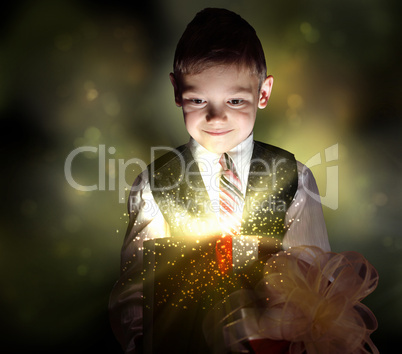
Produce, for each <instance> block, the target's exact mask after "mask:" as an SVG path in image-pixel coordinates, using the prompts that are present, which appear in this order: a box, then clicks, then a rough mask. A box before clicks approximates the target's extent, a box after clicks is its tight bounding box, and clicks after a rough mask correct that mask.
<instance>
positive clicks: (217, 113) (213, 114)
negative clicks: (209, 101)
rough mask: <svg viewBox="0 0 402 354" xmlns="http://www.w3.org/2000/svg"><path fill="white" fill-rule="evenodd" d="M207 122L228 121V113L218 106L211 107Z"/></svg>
mask: <svg viewBox="0 0 402 354" xmlns="http://www.w3.org/2000/svg"><path fill="white" fill-rule="evenodd" d="M206 119H207V121H210V120H226V112H225V110H224V109H222V108H220V107H218V106H212V105H211V106H210V107H209V109H208V111H207V115H206Z"/></svg>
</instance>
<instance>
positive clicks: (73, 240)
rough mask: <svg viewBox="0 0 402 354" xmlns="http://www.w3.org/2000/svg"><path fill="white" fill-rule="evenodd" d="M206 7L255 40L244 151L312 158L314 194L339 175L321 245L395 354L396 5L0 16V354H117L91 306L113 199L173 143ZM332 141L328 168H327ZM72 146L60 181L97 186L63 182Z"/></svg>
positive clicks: (101, 9)
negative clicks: (177, 57) (373, 275)
mask: <svg viewBox="0 0 402 354" xmlns="http://www.w3.org/2000/svg"><path fill="white" fill-rule="evenodd" d="M209 6H213V7H226V8H229V9H232V10H234V11H236V12H238V13H240V14H241V15H242V16H243V17H244V18H245V19H247V20H248V21H249V22H250V23H251V24H252V25H253V26H254V27H255V29H256V30H257V33H258V35H259V36H260V38H261V41H262V43H263V46H264V49H265V52H266V57H267V64H268V71H269V73H271V74H272V75H274V78H275V84H274V88H273V94H272V96H271V100H270V103H269V105H268V107H267V109H266V110H264V111H260V112H259V116H258V119H257V123H256V129H255V136H256V139H258V140H263V141H266V142H269V143H271V144H274V145H279V146H281V147H283V148H285V149H288V150H291V151H292V152H294V153H295V154H296V157H297V158H298V159H299V160H300V161H302V162H307V161H309V160H310V159H311V158H312V157H313V156H316V155H317V154H320V156H321V157H322V163H321V164H318V165H316V166H314V167H312V171H313V173H314V174H315V176H316V179H317V182H318V185H319V187H320V191H321V195H322V196H325V194H326V188H327V186H326V180H327V179H326V171H327V167H331V166H332V167H337V168H338V174H339V192H338V207H337V208H336V209H335V210H334V209H331V208H329V207H326V206H324V213H325V217H326V222H327V228H328V232H329V237H330V242H331V245H332V248H333V250H334V251H337V252H341V251H348V250H355V251H358V252H360V253H362V254H363V255H365V257H366V258H368V259H369V261H370V262H371V263H372V264H373V265H374V266H375V267H376V268H377V269H378V271H379V273H380V283H379V286H378V288H377V290H376V291H375V292H374V293H373V294H371V295H370V296H369V297H367V299H366V300H365V301H364V303H366V304H367V305H368V306H369V307H370V308H371V309H372V311H373V312H374V313H375V315H376V316H377V319H378V321H379V328H378V330H377V331H376V332H375V333H374V334H373V335H372V338H373V340H374V342H375V343H376V344H377V346H378V348H379V349H380V352H382V353H386V352H392V350H391V348H392V347H393V346H394V345H397V344H399V343H398V342H399V341H398V339H400V335H401V334H402V332H401V328H402V281H401V279H402V239H401V235H400V230H401V215H400V200H401V192H402V189H401V186H400V180H401V176H400V174H401V159H400V154H401V152H402V151H401V143H400V140H401V134H400V132H401V108H400V97H401V96H402V92H401V82H402V80H401V79H402V77H401V73H402V71H401V46H400V43H401V41H400V32H401V26H402V25H401V21H400V14H401V3H400V2H398V1H397V0H394V1H391V0H366V1H360V0H337V1H335V0H326V1H322V0H309V1H282V2H279V1H263V0H261V1H253V0H234V1H224V0H218V1H203V0H198V1H184V0H167V1H162V0H159V1H157V0H156V1H136V0H132V1H93V2H91V1H67V0H62V1H51V0H38V1H16V2H9V4H8V6H7V8H3V7H2V12H1V25H0V26H1V27H0V28H1V32H0V53H1V54H0V87H1V91H0V116H1V120H0V123H1V125H0V136H1V139H0V146H1V150H0V151H1V174H0V181H1V184H0V185H1V202H0V207H1V214H0V215H1V222H0V233H1V238H0V274H1V278H0V279H1V291H0V300H1V305H0V306H1V307H0V308H1V316H0V318H1V326H2V328H1V338H2V352H7V353H22V352H24V353H31V352H41V353H55V352H57V353H91V352H97V351H99V350H103V352H109V353H119V352H120V350H119V346H118V344H117V343H116V341H115V340H114V337H113V335H112V333H111V330H110V327H109V324H108V318H107V302H108V296H109V293H110V290H111V288H112V286H113V284H114V282H115V280H116V279H117V277H118V273H119V251H120V247H121V244H122V241H123V237H124V233H125V228H126V222H127V220H126V214H125V213H126V204H125V203H126V201H125V198H126V197H127V192H125V191H124V188H125V187H127V186H128V185H130V184H131V183H132V182H133V181H134V178H135V176H136V175H137V174H138V173H139V172H140V170H141V166H140V165H139V164H136V163H134V160H132V161H131V162H132V163H130V161H129V160H130V159H133V158H136V159H137V160H135V161H140V160H141V161H144V163H146V164H147V163H149V162H150V161H151V158H152V157H151V147H155V146H171V147H175V146H178V145H181V144H183V143H185V142H187V140H188V135H187V133H186V131H185V129H184V125H183V122H182V115H181V112H180V110H179V109H178V108H177V107H176V106H175V104H174V102H173V92H172V88H171V87H170V82H169V78H168V74H169V72H170V71H171V67H172V58H173V53H174V49H175V44H176V42H177V41H178V39H179V37H180V35H181V33H182V31H183V30H184V28H185V26H186V24H187V23H188V22H189V21H190V20H191V19H192V18H193V16H194V15H195V13H196V12H198V11H199V10H200V9H202V8H204V7H209ZM335 144H338V145H337V146H338V152H339V154H338V159H337V160H334V161H330V162H326V161H325V154H324V152H325V149H327V148H328V147H331V146H333V145H335ZM83 146H89V147H93V148H96V149H95V150H94V151H95V152H94V151H92V152H91V151H88V152H85V153H80V154H79V155H77V156H76V157H75V159H74V160H73V163H72V177H73V178H74V180H75V181H76V182H77V183H79V184H81V185H85V186H90V185H97V189H98V190H94V191H80V190H77V189H75V188H73V187H72V186H71V185H70V184H69V183H68V182H67V180H66V176H65V173H64V166H65V162H66V159H67V157H68V156H69V154H70V153H71V152H72V151H73V150H74V149H76V148H79V147H83ZM103 151H104V153H103ZM119 161H120V162H119ZM103 166H105V168H103ZM119 166H121V167H120V168H119ZM103 181H104V182H105V183H104V188H103V186H102V185H103ZM126 184H127V185H126ZM121 188H123V189H122V190H121ZM331 188H333V187H331ZM99 189H104V190H99ZM397 341H398V342H397ZM4 350H5V351H4Z"/></svg>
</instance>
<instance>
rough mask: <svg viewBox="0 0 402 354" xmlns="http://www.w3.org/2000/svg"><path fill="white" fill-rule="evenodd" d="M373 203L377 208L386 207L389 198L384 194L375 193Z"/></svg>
mask: <svg viewBox="0 0 402 354" xmlns="http://www.w3.org/2000/svg"><path fill="white" fill-rule="evenodd" d="M373 202H374V204H375V205H377V206H384V205H385V204H387V202H388V197H387V195H386V194H384V193H375V194H374V196H373Z"/></svg>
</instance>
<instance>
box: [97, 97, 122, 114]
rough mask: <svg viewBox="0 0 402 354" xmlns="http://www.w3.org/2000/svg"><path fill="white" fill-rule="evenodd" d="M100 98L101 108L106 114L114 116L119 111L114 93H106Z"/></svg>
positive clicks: (118, 104)
mask: <svg viewBox="0 0 402 354" xmlns="http://www.w3.org/2000/svg"><path fill="white" fill-rule="evenodd" d="M101 99H102V105H103V109H104V110H105V112H106V114H107V115H109V116H112V117H115V116H117V115H118V114H119V113H120V103H119V101H118V100H117V97H116V95H115V94H114V93H112V92H109V93H106V94H104V95H103V96H102V97H101Z"/></svg>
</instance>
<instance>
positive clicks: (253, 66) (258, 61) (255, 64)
mask: <svg viewBox="0 0 402 354" xmlns="http://www.w3.org/2000/svg"><path fill="white" fill-rule="evenodd" d="M215 65H236V66H244V67H247V68H248V69H249V70H250V73H252V74H255V75H257V77H258V78H259V83H260V85H261V84H262V82H263V81H264V80H265V78H266V76H267V67H266V63H265V56H264V51H263V49H262V45H261V42H260V40H259V39H258V37H257V34H256V32H255V30H254V28H253V27H252V26H251V25H250V24H249V23H248V22H247V21H246V20H244V19H243V18H241V17H240V16H239V15H237V14H235V13H234V12H232V11H229V10H226V9H216V8H207V9H204V10H202V11H200V12H199V13H197V15H196V16H195V17H194V19H193V20H192V21H191V22H190V23H189V24H188V25H187V28H186V29H185V31H184V33H183V35H182V36H181V38H180V40H179V43H178V44H177V47H176V52H175V56H174V63H173V70H174V75H175V77H176V80H178V81H180V76H181V75H185V74H198V73H200V72H201V71H203V70H205V69H207V68H210V67H211V66H215Z"/></svg>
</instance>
